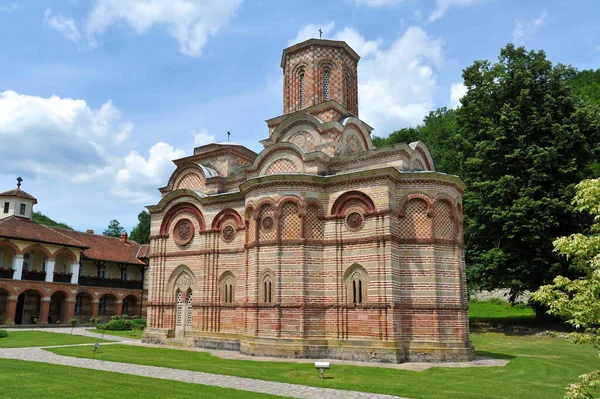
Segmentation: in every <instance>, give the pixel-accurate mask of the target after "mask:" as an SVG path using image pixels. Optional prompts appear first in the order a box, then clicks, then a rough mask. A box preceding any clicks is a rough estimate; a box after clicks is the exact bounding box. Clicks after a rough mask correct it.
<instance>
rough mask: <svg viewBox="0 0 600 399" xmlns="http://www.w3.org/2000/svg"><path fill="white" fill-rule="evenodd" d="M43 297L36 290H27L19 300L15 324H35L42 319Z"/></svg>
mask: <svg viewBox="0 0 600 399" xmlns="http://www.w3.org/2000/svg"><path fill="white" fill-rule="evenodd" d="M41 301H42V296H41V295H40V293H39V292H37V291H34V290H27V291H25V292H23V293H22V294H21V295H19V298H18V299H17V311H16V313H15V324H34V323H35V319H38V321H39V318H40V305H41Z"/></svg>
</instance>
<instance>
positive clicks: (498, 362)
mask: <svg viewBox="0 0 600 399" xmlns="http://www.w3.org/2000/svg"><path fill="white" fill-rule="evenodd" d="M31 330H32V329H31V328H27V329H17V328H14V329H11V331H31ZM36 331H47V332H55V333H66V334H70V333H71V329H70V328H40V329H36ZM73 334H76V335H86V336H88V337H94V338H102V337H103V335H102V334H96V333H91V332H89V331H86V327H76V328H75V329H74V330H73ZM104 339H107V340H114V341H119V342H123V343H127V344H129V345H131V344H132V343H133V344H134V345H136V346H147V347H154V348H164V349H172V350H185V351H190V352H207V353H210V354H211V355H213V356H217V357H220V358H222V359H230V360H251V361H254V362H286V363H313V362H315V361H316V359H293V358H281V357H268V356H248V355H244V354H241V353H239V352H236V351H225V350H214V349H203V348H190V347H185V346H183V347H182V346H167V345H154V344H146V343H142V342H141V341H140V340H139V339H132V338H127V337H119V336H116V335H110V334H109V333H106V334H104ZM318 360H319V361H324V362H330V363H331V364H332V365H347V366H359V367H379V368H389V369H397V370H411V371H423V370H427V369H429V368H432V367H443V368H466V367H502V366H506V365H507V364H508V360H506V359H496V358H491V357H477V358H476V359H475V360H473V361H471V362H454V363H452V362H448V363H416V362H413V363H398V364H397V363H367V362H355V361H351V360H340V359H318Z"/></svg>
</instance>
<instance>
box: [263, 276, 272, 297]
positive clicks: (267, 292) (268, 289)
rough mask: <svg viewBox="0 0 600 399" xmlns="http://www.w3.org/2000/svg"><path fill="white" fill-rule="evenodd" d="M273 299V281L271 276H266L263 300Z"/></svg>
mask: <svg viewBox="0 0 600 399" xmlns="http://www.w3.org/2000/svg"><path fill="white" fill-rule="evenodd" d="M272 301H273V281H272V280H271V276H265V278H264V280H263V302H264V303H271V302H272Z"/></svg>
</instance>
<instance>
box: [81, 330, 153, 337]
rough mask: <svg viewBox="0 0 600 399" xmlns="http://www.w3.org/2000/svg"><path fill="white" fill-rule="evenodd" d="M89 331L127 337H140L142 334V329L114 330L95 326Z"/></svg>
mask: <svg viewBox="0 0 600 399" xmlns="http://www.w3.org/2000/svg"><path fill="white" fill-rule="evenodd" d="M89 331H90V332H93V333H96V334H104V335H116V336H119V337H127V338H132V339H142V334H143V333H144V331H142V330H126V331H115V330H98V329H97V328H95V329H93V330H89Z"/></svg>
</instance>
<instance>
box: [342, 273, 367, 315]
mask: <svg viewBox="0 0 600 399" xmlns="http://www.w3.org/2000/svg"><path fill="white" fill-rule="evenodd" d="M344 276H345V277H344V279H345V283H346V298H347V301H348V303H351V304H354V305H359V304H362V303H365V302H367V271H366V270H365V269H364V268H363V267H362V266H360V265H358V264H354V265H352V266H351V267H350V268H348V270H346V273H344Z"/></svg>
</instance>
